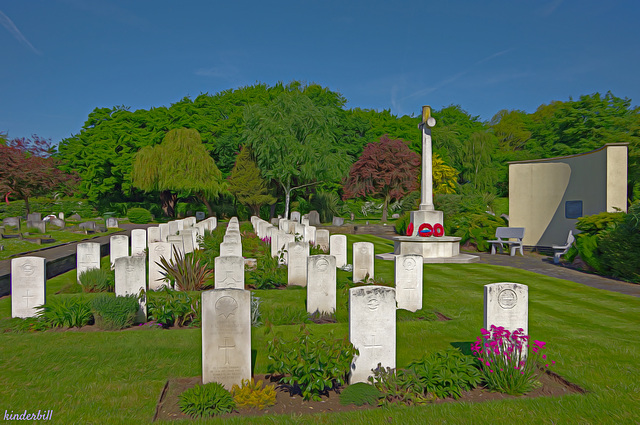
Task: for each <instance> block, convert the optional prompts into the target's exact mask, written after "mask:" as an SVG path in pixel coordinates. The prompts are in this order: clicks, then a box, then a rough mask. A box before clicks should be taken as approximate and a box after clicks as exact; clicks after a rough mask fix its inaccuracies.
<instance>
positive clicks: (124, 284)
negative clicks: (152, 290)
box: [115, 257, 147, 323]
mask: <svg viewBox="0 0 640 425" xmlns="http://www.w3.org/2000/svg"><path fill="white" fill-rule="evenodd" d="M146 261H147V260H146V259H145V258H144V257H120V258H118V259H117V260H116V261H115V269H116V280H115V293H116V296H117V297H122V296H125V295H135V296H139V297H140V298H139V299H138V303H139V304H140V308H139V309H138V314H137V316H136V322H137V323H145V322H146V321H147V296H146V288H147V282H146V280H147V276H146Z"/></svg>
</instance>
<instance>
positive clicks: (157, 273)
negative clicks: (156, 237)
mask: <svg viewBox="0 0 640 425" xmlns="http://www.w3.org/2000/svg"><path fill="white" fill-rule="evenodd" d="M160 258H165V259H166V260H167V261H169V262H171V260H173V251H172V250H171V244H170V243H169V242H151V243H150V244H149V290H151V291H157V290H158V289H161V288H162V287H163V286H168V283H166V282H164V281H163V280H162V279H163V278H164V273H163V272H162V269H161V268H160V266H159V265H158V264H160Z"/></svg>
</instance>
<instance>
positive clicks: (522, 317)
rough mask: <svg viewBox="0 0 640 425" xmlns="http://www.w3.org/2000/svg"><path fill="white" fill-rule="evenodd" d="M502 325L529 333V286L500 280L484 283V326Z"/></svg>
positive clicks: (486, 327)
mask: <svg viewBox="0 0 640 425" xmlns="http://www.w3.org/2000/svg"><path fill="white" fill-rule="evenodd" d="M491 325H495V326H502V327H504V328H505V329H508V330H509V331H511V332H513V331H515V330H516V329H518V328H522V329H523V330H524V333H525V335H528V333H529V288H528V287H527V285H523V284H520V283H510V282H500V283H491V284H489V285H484V328H485V329H487V330H489V329H490V328H491Z"/></svg>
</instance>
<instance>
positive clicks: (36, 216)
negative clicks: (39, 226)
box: [27, 213, 42, 221]
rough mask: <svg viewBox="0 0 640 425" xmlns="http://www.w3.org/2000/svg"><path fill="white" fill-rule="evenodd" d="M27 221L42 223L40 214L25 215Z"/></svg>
mask: <svg viewBox="0 0 640 425" xmlns="http://www.w3.org/2000/svg"><path fill="white" fill-rule="evenodd" d="M27 221H42V213H31V214H27Z"/></svg>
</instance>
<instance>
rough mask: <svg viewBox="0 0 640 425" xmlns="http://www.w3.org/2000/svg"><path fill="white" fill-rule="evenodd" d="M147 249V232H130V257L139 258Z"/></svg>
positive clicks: (135, 230) (143, 230) (142, 230)
mask: <svg viewBox="0 0 640 425" xmlns="http://www.w3.org/2000/svg"><path fill="white" fill-rule="evenodd" d="M146 249H147V231H146V230H145V229H133V230H131V256H132V257H141V256H144V255H145V250H146Z"/></svg>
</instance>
